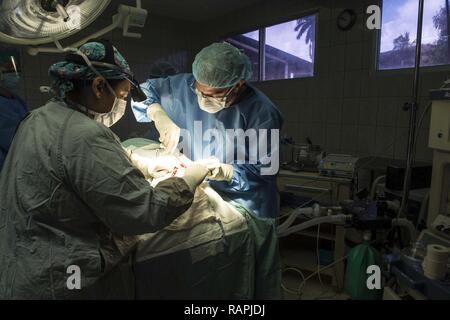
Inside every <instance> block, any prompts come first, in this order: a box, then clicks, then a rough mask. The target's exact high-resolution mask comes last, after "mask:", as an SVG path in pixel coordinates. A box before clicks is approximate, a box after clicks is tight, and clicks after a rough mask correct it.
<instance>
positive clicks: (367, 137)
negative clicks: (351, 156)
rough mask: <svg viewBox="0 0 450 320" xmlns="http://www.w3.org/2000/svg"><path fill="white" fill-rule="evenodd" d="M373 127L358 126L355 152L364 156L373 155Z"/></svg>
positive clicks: (374, 130)
mask: <svg viewBox="0 0 450 320" xmlns="http://www.w3.org/2000/svg"><path fill="white" fill-rule="evenodd" d="M375 133H376V127H375V126H358V136H357V152H358V154H364V155H375V154H376V150H375Z"/></svg>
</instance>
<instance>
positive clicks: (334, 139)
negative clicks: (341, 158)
mask: <svg viewBox="0 0 450 320" xmlns="http://www.w3.org/2000/svg"><path fill="white" fill-rule="evenodd" d="M325 128H326V144H325V151H326V152H328V153H339V152H340V151H341V135H342V126H341V125H327V126H326V127H325Z"/></svg>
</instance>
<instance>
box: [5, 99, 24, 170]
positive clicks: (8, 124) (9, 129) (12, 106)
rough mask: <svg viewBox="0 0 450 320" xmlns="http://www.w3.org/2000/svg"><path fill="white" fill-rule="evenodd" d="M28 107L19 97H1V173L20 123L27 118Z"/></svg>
mask: <svg viewBox="0 0 450 320" xmlns="http://www.w3.org/2000/svg"><path fill="white" fill-rule="evenodd" d="M26 113H27V107H26V104H25V102H23V101H22V99H20V98H19V97H16V96H13V97H12V98H8V97H4V96H1V95H0V171H1V170H2V167H3V163H4V161H5V158H6V154H7V153H8V150H9V146H10V145H11V141H12V139H13V136H14V132H15V131H16V127H17V125H18V124H19V122H20V121H21V120H22V119H23V118H24V117H25V115H26Z"/></svg>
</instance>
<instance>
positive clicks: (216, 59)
mask: <svg viewBox="0 0 450 320" xmlns="http://www.w3.org/2000/svg"><path fill="white" fill-rule="evenodd" d="M192 73H193V74H194V77H195V80H197V81H198V82H199V83H201V84H202V85H205V86H208V87H212V88H217V89H224V88H230V87H232V86H234V85H236V84H237V83H238V82H239V81H241V80H244V81H248V80H249V79H250V78H251V76H252V65H251V62H250V59H249V58H248V57H247V56H246V55H245V54H244V53H242V52H241V51H240V50H239V49H238V48H236V47H233V46H232V45H231V44H229V43H213V44H212V45H210V46H208V47H206V48H204V49H202V50H201V51H200V52H199V53H198V54H197V56H196V57H195V60H194V63H193V64H192Z"/></svg>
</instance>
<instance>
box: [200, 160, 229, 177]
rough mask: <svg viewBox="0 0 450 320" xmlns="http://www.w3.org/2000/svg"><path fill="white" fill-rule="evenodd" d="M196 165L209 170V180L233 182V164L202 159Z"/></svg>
mask: <svg viewBox="0 0 450 320" xmlns="http://www.w3.org/2000/svg"><path fill="white" fill-rule="evenodd" d="M195 163H200V164H203V165H205V166H206V167H207V168H208V178H209V179H210V180H215V181H228V182H229V181H231V179H232V178H233V174H234V169H233V166H232V165H231V164H225V163H220V161H219V160H218V159H216V158H210V159H202V160H198V161H196V162H195Z"/></svg>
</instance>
